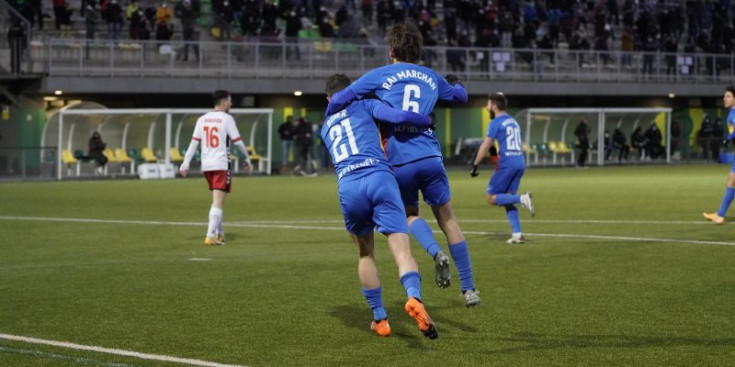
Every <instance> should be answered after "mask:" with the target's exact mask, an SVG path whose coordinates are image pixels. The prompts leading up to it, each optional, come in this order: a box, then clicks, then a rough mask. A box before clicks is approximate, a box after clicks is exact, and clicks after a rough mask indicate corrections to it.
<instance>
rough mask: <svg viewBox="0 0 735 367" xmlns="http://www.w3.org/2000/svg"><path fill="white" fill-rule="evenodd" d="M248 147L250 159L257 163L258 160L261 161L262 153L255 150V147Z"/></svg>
mask: <svg viewBox="0 0 735 367" xmlns="http://www.w3.org/2000/svg"><path fill="white" fill-rule="evenodd" d="M247 149H248V155H249V156H250V161H251V162H253V163H255V162H257V161H260V154H258V153H256V152H255V148H253V147H247Z"/></svg>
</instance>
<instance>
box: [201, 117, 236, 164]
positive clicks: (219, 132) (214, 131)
mask: <svg viewBox="0 0 735 367" xmlns="http://www.w3.org/2000/svg"><path fill="white" fill-rule="evenodd" d="M228 136H229V137H230V139H231V140H232V142H233V143H236V142H238V141H240V140H242V139H241V138H240V132H239V131H238V130H237V126H236V125H235V120H234V119H233V118H232V116H230V115H229V114H228V113H226V112H221V111H212V112H207V113H206V114H204V115H202V116H201V117H199V119H198V120H197V124H196V127H195V128H194V134H193V136H192V138H191V139H192V140H196V141H198V142H200V143H201V149H202V172H207V171H226V170H227V169H228V163H229V161H230V160H229V158H228V156H229V153H228V150H227V147H228V144H227V137H228Z"/></svg>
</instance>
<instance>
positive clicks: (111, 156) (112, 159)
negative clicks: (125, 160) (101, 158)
mask: <svg viewBox="0 0 735 367" xmlns="http://www.w3.org/2000/svg"><path fill="white" fill-rule="evenodd" d="M102 154H104V155H105V157H107V161H108V162H110V163H115V162H117V158H115V153H113V152H112V149H110V148H107V149H105V150H104V151H103V152H102Z"/></svg>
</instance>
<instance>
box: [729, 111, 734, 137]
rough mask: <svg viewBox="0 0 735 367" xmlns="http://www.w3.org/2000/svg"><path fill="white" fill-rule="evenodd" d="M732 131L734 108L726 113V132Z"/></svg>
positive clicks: (730, 132)
mask: <svg viewBox="0 0 735 367" xmlns="http://www.w3.org/2000/svg"><path fill="white" fill-rule="evenodd" d="M733 132H735V108H733V109H730V113H728V114H727V133H728V134H732V133H733Z"/></svg>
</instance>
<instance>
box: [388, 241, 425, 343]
mask: <svg viewBox="0 0 735 367" xmlns="http://www.w3.org/2000/svg"><path fill="white" fill-rule="evenodd" d="M386 236H387V238H388V246H389V247H390V251H391V253H392V254H393V259H394V260H395V262H396V265H397V266H398V274H399V275H400V277H401V278H400V279H401V284H402V285H403V288H404V289H405V290H406V296H407V297H408V300H407V301H406V305H405V309H406V312H408V314H409V315H410V316H411V317H412V318H413V319H414V320H415V321H416V324H418V326H419V330H421V332H422V333H423V334H424V336H426V337H427V338H429V339H436V338H437V336H438V333H437V331H436V326H435V325H434V321H433V320H432V319H431V317H430V316H429V313H428V312H426V309H425V308H424V303H423V301H422V299H421V276H420V275H419V271H418V265H416V260H414V258H413V256H412V255H411V247H410V246H409V242H408V234H407V233H390V234H387V235H386Z"/></svg>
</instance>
